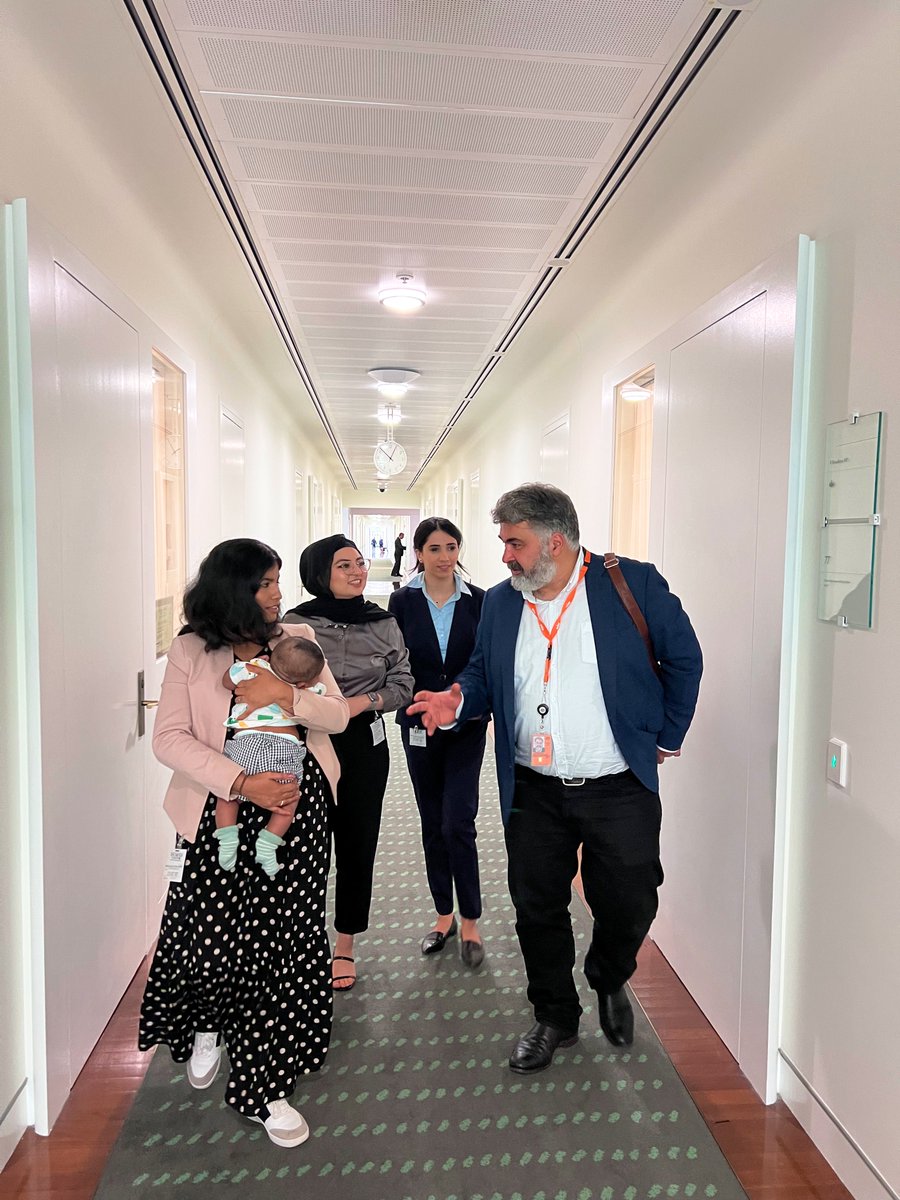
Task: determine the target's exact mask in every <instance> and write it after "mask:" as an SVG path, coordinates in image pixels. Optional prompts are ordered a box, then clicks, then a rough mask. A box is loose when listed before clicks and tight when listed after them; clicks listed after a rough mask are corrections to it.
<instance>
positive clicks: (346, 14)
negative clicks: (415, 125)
mask: <svg viewBox="0 0 900 1200" xmlns="http://www.w3.org/2000/svg"><path fill="white" fill-rule="evenodd" d="M178 7H179V8H180V9H182V10H184V12H185V16H186V17H187V18H188V20H189V21H190V23H191V24H192V25H193V26H195V27H197V26H199V27H207V28H213V29H216V28H231V29H239V30H248V31H249V30H252V31H254V32H260V33H294V34H301V35H308V36H312V37H317V38H340V39H345V38H346V39H350V38H354V39H369V38H372V39H378V40H385V41H392V42H417V43H424V44H429V43H434V44H438V45H443V46H449V45H455V46H485V47H495V48H504V49H511V50H534V51H539V52H544V53H556V54H575V55H587V54H590V55H598V56H599V55H604V56H613V57H617V58H621V57H635V58H649V57H651V56H652V55H653V54H654V52H655V51H656V50H657V48H658V46H659V44H660V42H661V41H662V40H663V37H664V36H665V34H666V31H667V29H668V27H669V25H670V24H671V23H672V21H673V20H674V19H675V18H676V17H677V15H678V13H679V9H681V8H682V7H683V8H685V9H688V10H689V11H690V12H692V13H693V12H696V10H697V8H698V4H697V3H696V2H693V3H684V0H641V3H638V4H635V3H632V2H631V0H566V2H565V3H560V0H528V2H527V3H522V2H521V0H518V2H517V0H497V2H495V3H485V0H452V2H448V0H414V2H411V0H400V2H398V0H366V2H365V3H360V0H328V2H327V3H324V2H319V3H305V4H299V3H290V2H289V0H184V3H183V4H181V5H179V6H178ZM181 25H182V27H186V26H185V22H184V18H182V21H181Z"/></svg>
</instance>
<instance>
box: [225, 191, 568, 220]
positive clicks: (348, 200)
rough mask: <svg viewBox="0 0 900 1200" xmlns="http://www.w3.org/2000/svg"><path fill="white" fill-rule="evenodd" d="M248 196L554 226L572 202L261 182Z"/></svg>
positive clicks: (359, 213)
mask: <svg viewBox="0 0 900 1200" xmlns="http://www.w3.org/2000/svg"><path fill="white" fill-rule="evenodd" d="M245 194H247V195H248V197H249V198H250V202H251V205H252V207H255V208H257V209H259V210H260V211H262V212H282V213H287V212H293V213H309V214H313V215H321V214H324V213H329V214H331V215H333V216H348V217H349V216H352V217H396V218H404V219H406V218H408V219H410V220H418V221H479V222H491V223H493V224H500V223H507V224H511V225H547V226H550V227H553V226H555V225H557V224H558V223H559V220H560V218H561V217H562V215H563V213H564V212H565V211H566V209H567V208H568V207H569V204H570V203H571V201H570V200H569V198H568V197H565V198H562V199H550V198H546V197H543V196H463V195H447V194H446V193H443V192H396V191H388V190H384V191H375V190H373V189H370V188H366V189H362V188H357V189H351V188H323V187H300V186H296V185H294V184H285V183H259V184H256V185H255V186H254V187H248V188H247V191H246V193H245Z"/></svg>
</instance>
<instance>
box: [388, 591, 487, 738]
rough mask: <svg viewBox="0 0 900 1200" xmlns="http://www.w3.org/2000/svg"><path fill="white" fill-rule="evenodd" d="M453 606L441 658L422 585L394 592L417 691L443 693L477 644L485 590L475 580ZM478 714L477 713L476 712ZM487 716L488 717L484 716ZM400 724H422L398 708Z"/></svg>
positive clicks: (392, 602) (391, 605)
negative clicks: (445, 654) (451, 619)
mask: <svg viewBox="0 0 900 1200" xmlns="http://www.w3.org/2000/svg"><path fill="white" fill-rule="evenodd" d="M466 586H467V587H468V588H469V590H470V591H471V593H472V594H471V596H467V595H466V593H465V592H463V593H462V595H461V596H460V597H459V599H458V600H457V601H456V604H455V605H454V606H453V621H452V623H451V625H450V637H449V640H448V642H447V657H446V659H445V660H444V661H442V660H441V648H440V646H439V645H438V639H437V633H436V632H435V628H434V622H433V621H432V619H431V610H430V609H429V607H428V601H427V600H426V598H425V592H424V591H423V590H422V588H420V587H414V588H411V587H402V588H398V589H397V591H396V592H392V593H391V597H390V599H389V600H388V612H390V613H393V614H394V616H395V617H396V618H397V624H398V625H399V626H400V632H401V633H402V634H403V640H404V642H406V647H407V649H408V650H409V667H410V670H411V671H412V673H413V678H414V679H415V681H416V683H415V690H416V691H417V692H421V691H428V692H443V691H444V690H445V689H446V688H448V687H449V686H450V684H451V683H452V682H453V680H454V679H455V678H456V677H457V675H458V674H459V673H460V671H462V670H463V668H464V667H465V666H466V663H468V661H469V659H470V657H471V655H472V650H473V649H474V647H475V636H476V633H477V632H478V622H479V620H480V618H481V606H482V604H483V603H484V596H485V593H484V589H483V588H479V587H475V585H474V584H473V583H469V584H467V585H466ZM476 715H477V714H476ZM485 719H486V718H485ZM396 720H397V724H398V725H406V726H409V725H419V724H421V719H420V718H419V717H408V716H407V715H406V710H405V708H400V709H398V710H397V717H396Z"/></svg>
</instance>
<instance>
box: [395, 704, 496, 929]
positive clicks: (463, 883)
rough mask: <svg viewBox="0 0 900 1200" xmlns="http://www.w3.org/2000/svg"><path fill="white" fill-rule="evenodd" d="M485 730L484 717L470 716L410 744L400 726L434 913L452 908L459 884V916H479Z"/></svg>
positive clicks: (450, 910) (474, 917)
mask: <svg viewBox="0 0 900 1200" xmlns="http://www.w3.org/2000/svg"><path fill="white" fill-rule="evenodd" d="M486 734H487V726H486V724H485V723H484V722H483V721H471V722H468V723H466V724H465V725H463V726H462V728H461V729H460V730H459V731H456V730H453V731H446V730H440V729H439V730H437V731H436V732H435V733H434V734H432V735H431V737H429V739H428V742H427V744H426V745H424V746H411V745H410V744H409V729H408V728H407V726H405V725H404V726H402V728H401V736H402V738H403V749H404V750H405V751H406V764H407V766H408V767H409V777H410V779H411V780H412V785H413V792H414V793H415V797H416V804H417V805H418V808H419V816H420V818H421V821H422V847H423V849H424V851H425V871H426V874H427V875H428V887H429V889H430V890H431V898H432V899H433V900H434V909H435V912H437V913H441V914H443V915H446V914H447V913H451V912H453V885H454V884H455V885H456V898H457V900H458V901H459V913H460V916H462V917H466V918H468V919H471V920H477V919H478V917H480V916H481V885H480V881H479V878H478V851H477V850H476V848H475V838H476V832H475V817H476V816H477V815H478V779H479V776H480V774H481V760H482V759H483V758H484V742H485V736H486Z"/></svg>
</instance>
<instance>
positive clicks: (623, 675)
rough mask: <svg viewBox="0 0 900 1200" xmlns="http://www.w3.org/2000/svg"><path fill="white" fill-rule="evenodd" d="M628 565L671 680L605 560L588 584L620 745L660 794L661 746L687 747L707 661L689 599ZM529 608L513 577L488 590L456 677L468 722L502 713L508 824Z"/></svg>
mask: <svg viewBox="0 0 900 1200" xmlns="http://www.w3.org/2000/svg"><path fill="white" fill-rule="evenodd" d="M619 565H620V566H621V568H622V574H623V575H624V576H625V579H626V581H627V583H628V586H629V587H630V588H631V590H632V592H633V593H634V598H635V600H636V601H637V603H638V606H639V608H640V609H641V611H642V612H643V614H644V618H645V619H646V621H647V625H648V626H649V629H650V637H651V640H652V642H653V648H654V650H655V651H656V656H657V658H658V660H659V664H660V669H661V672H662V680H660V679H658V678H657V676H656V674H655V673H654V671H653V668H652V666H651V665H650V661H649V658H648V656H647V650H646V647H645V646H644V642H643V640H642V638H641V635H640V634H639V633H638V631H637V629H636V628H635V625H634V622H633V621H632V620H631V617H629V615H628V613H627V612H626V610H625V607H624V605H623V604H622V601H621V600H620V599H619V596H618V593H617V592H616V590H615V588H614V587H613V584H612V581H611V580H610V578H609V574H608V572H607V570H606V568H605V567H604V566H603V556H602V554H601V555H599V556H598V555H592V556H591V562H590V565H589V567H588V571H587V574H586V575H585V579H584V585H585V588H586V590H587V600H588V609H589V611H590V614H591V625H592V626H593V631H594V644H595V646H596V649H597V669H598V671H599V674H600V685H601V687H602V688H603V698H604V701H605V702H606V711H607V715H608V717H609V723H610V725H611V726H612V732H613V736H614V737H615V739H616V742H617V744H618V746H619V749H620V750H621V751H622V755H623V757H624V758H625V761H626V762H627V763H628V765H629V767H630V768H631V770H632V771H634V773H635V775H637V777H638V779H640V781H641V783H643V784H644V786H645V787H648V788H649V789H650V790H651V791H653V792H656V791H658V790H659V775H658V772H657V764H656V748H657V746H662V747H663V748H665V749H666V750H679V749H680V748H681V743H682V741H683V740H684V736H685V734H686V733H687V731H688V727H689V726H690V723H691V719H692V717H693V715H694V709H695V707H696V704H697V696H698V693H699V690H700V675H701V673H702V670H703V657H702V655H701V652H700V644H699V642H698V641H697V636H696V634H695V633H694V630H693V628H692V626H691V623H690V621H689V620H688V617H687V614H686V613H685V611H684V609H683V608H682V607H681V601H680V600H679V599H678V597H677V596H673V595H672V593H671V592H670V591H669V585H668V584H667V583H666V581H665V580H664V579H663V577H662V576H661V575H660V573H659V572H658V571H657V569H656V568H655V567H654V566H653V565H652V564H650V563H642V562H637V561H635V560H634V559H631V558H620V559H619ZM524 611H525V604H524V601H523V599H522V595H521V593H520V592H517V591H516V590H515V589H514V588H513V586H512V584H511V583H510V581H509V580H506V581H505V582H503V583H498V584H497V585H496V586H495V587H492V588H491V589H490V590H489V591H488V593H487V596H486V597H485V601H484V607H483V610H482V616H481V625H480V626H479V630H478V640H477V642H476V645H475V651H474V653H473V655H472V658H471V659H470V661H469V665H468V666H467V667H466V669H465V670H464V671H463V672H462V673H461V674H460V675H459V676H458V678H457V681H456V682H457V683H459V685H460V687H461V688H462V691H463V699H464V704H463V708H462V712H461V713H460V720H461V721H465V720H469V719H470V718H471V717H474V716H478V715H479V714H481V713H485V712H492V713H493V714H494V724H495V749H496V755H497V777H498V782H499V784H500V808H501V812H502V814H503V820H504V823H505V822H506V821H507V820H508V819H509V814H510V811H511V809H512V806H513V793H514V791H515V678H514V666H515V655H516V639H517V637H518V633H519V622H520V621H521V619H522V614H523V612H524Z"/></svg>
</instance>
